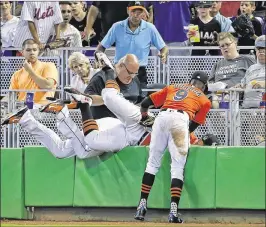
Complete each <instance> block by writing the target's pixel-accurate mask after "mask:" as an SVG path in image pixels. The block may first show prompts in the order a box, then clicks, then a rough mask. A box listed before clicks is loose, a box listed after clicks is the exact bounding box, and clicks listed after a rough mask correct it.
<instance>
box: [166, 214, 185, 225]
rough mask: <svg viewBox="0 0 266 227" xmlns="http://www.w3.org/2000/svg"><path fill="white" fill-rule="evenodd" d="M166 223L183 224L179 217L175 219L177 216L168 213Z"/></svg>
mask: <svg viewBox="0 0 266 227" xmlns="http://www.w3.org/2000/svg"><path fill="white" fill-rule="evenodd" d="M168 222H169V223H180V224H181V223H184V221H183V220H182V219H181V218H179V217H177V216H175V215H174V214H173V213H171V212H170V213H169V216H168Z"/></svg>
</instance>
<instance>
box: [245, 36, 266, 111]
mask: <svg viewBox="0 0 266 227" xmlns="http://www.w3.org/2000/svg"><path fill="white" fill-rule="evenodd" d="M265 41H266V40H265V35H262V36H260V37H258V38H257V39H256V41H255V50H256V56H257V63H256V64H254V65H251V66H250V67H249V68H248V70H247V72H246V75H245V77H244V78H243V80H242V83H241V87H242V88H246V89H247V90H246V91H245V93H244V101H243V104H242V107H243V108H259V107H260V102H261V100H262V92H261V91H252V90H251V89H265V66H266V65H265V63H266V61H265V51H266V44H265Z"/></svg>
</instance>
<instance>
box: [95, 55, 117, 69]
mask: <svg viewBox="0 0 266 227" xmlns="http://www.w3.org/2000/svg"><path fill="white" fill-rule="evenodd" d="M95 58H96V61H97V62H99V63H100V65H103V67H104V66H108V67H109V68H111V69H113V70H114V66H113V64H112V62H111V61H110V59H109V58H108V57H107V55H106V54H105V53H103V52H96V53H95Z"/></svg>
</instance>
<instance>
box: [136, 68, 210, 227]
mask: <svg viewBox="0 0 266 227" xmlns="http://www.w3.org/2000/svg"><path fill="white" fill-rule="evenodd" d="M207 81H208V76H207V74H206V73H204V72H201V71H197V72H195V73H194V74H193V75H192V79H191V81H190V83H189V84H177V85H170V86H167V87H165V88H164V89H162V90H160V91H158V92H155V93H153V94H151V95H150V96H149V97H147V98H145V99H144V100H143V101H142V103H141V113H142V116H143V117H145V116H147V111H148V109H149V107H150V106H152V105H154V106H155V107H160V106H162V107H161V112H160V113H159V115H158V116H157V117H156V119H155V121H154V124H153V127H152V132H151V143H150V152H149V159H148V163H147V166H146V170H145V173H144V175H143V179H142V186H141V196H140V202H139V205H138V208H137V212H136V215H135V219H137V220H144V216H145V214H146V211H147V200H148V196H149V193H150V190H151V188H152V185H153V182H154V179H155V175H156V173H157V172H158V170H159V168H160V165H161V159H162V157H163V154H164V151H165V149H166V148H167V147H168V149H169V153H170V155H171V160H172V161H171V179H172V180H171V209H170V213H169V216H168V221H169V222H170V223H183V220H182V219H181V218H179V217H178V216H177V212H178V204H179V200H180V197H181V192H182V187H183V172H184V167H185V164H186V160H187V153H188V149H189V133H191V132H193V131H194V130H195V129H196V128H197V127H198V126H199V125H200V124H203V123H204V122H205V119H206V115H207V113H208V112H209V110H210V108H211V103H210V101H209V99H208V98H207V97H206V96H205V95H204V91H206V89H208V87H207Z"/></svg>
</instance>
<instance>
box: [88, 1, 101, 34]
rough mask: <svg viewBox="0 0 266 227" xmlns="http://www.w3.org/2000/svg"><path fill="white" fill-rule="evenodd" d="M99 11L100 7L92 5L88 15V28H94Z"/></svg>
mask: <svg viewBox="0 0 266 227" xmlns="http://www.w3.org/2000/svg"><path fill="white" fill-rule="evenodd" d="M98 13H99V9H98V8H97V7H95V6H93V5H92V6H91V7H90V10H89V13H88V15H87V30H90V29H92V27H93V25H94V22H95V20H96V18H97V16H98Z"/></svg>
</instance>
